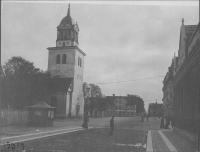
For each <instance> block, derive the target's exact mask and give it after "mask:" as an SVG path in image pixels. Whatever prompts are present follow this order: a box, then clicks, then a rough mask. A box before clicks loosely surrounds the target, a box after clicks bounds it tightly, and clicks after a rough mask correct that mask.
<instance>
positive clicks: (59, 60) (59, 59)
mask: <svg viewBox="0 0 200 152" xmlns="http://www.w3.org/2000/svg"><path fill="white" fill-rule="evenodd" d="M66 60H67V55H66V54H63V55H62V64H66ZM56 64H61V55H60V54H57V57H56Z"/></svg>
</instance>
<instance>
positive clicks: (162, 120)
mask: <svg viewBox="0 0 200 152" xmlns="http://www.w3.org/2000/svg"><path fill="white" fill-rule="evenodd" d="M160 128H164V117H162V118H161V122H160Z"/></svg>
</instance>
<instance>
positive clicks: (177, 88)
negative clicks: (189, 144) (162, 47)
mask: <svg viewBox="0 0 200 152" xmlns="http://www.w3.org/2000/svg"><path fill="white" fill-rule="evenodd" d="M199 26H200V25H199V24H198V25H184V20H182V25H181V29H180V40H179V50H178V57H176V56H175V57H174V59H173V65H174V66H173V80H172V84H173V102H174V106H173V108H174V118H173V119H174V130H175V131H177V132H182V133H183V134H184V135H187V136H186V137H188V138H189V139H191V140H193V141H197V138H198V134H199V132H200V130H199V129H200V113H199V109H200V32H199V29H200V27H199Z"/></svg>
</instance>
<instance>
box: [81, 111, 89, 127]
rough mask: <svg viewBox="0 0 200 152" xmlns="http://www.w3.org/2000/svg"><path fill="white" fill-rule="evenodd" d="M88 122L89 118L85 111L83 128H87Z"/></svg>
mask: <svg viewBox="0 0 200 152" xmlns="http://www.w3.org/2000/svg"><path fill="white" fill-rule="evenodd" d="M88 122H89V118H88V116H87V114H86V113H85V115H84V120H83V125H82V127H83V128H85V129H88Z"/></svg>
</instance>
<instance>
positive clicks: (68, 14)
mask: <svg viewBox="0 0 200 152" xmlns="http://www.w3.org/2000/svg"><path fill="white" fill-rule="evenodd" d="M67 16H70V3H69V5H68V11H67Z"/></svg>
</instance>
